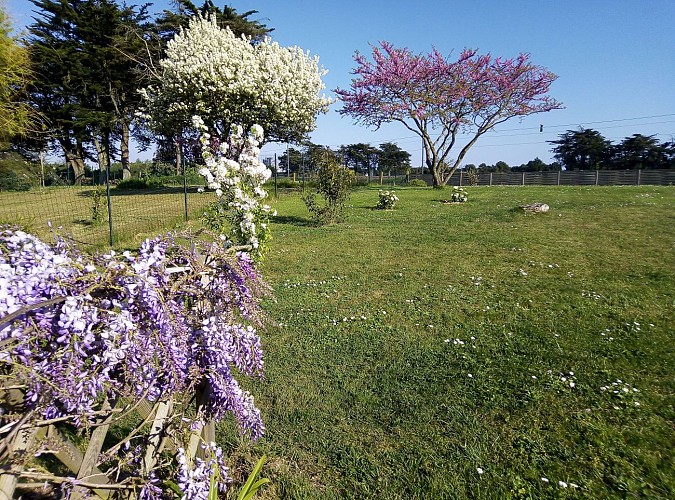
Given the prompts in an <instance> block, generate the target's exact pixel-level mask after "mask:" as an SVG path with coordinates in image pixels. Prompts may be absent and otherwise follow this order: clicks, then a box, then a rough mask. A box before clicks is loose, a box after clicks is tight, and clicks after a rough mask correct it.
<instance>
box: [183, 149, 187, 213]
mask: <svg viewBox="0 0 675 500" xmlns="http://www.w3.org/2000/svg"><path fill="white" fill-rule="evenodd" d="M183 198H184V202H185V222H187V220H188V202H187V169H186V168H185V162H183Z"/></svg>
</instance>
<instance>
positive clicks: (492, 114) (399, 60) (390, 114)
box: [334, 42, 562, 187]
mask: <svg viewBox="0 0 675 500" xmlns="http://www.w3.org/2000/svg"><path fill="white" fill-rule="evenodd" d="M354 60H355V61H356V64H357V67H356V69H354V70H353V72H352V74H354V75H356V77H355V78H353V79H352V83H351V88H350V89H349V90H343V89H336V90H335V91H334V92H335V93H336V94H337V95H338V97H339V98H340V100H341V101H342V103H343V107H342V109H341V110H340V111H339V112H340V114H342V115H349V116H352V117H353V118H354V119H355V120H356V122H357V123H361V124H363V125H366V126H372V127H375V128H376V129H377V128H379V127H380V126H381V125H382V124H383V123H389V122H400V123H402V124H403V125H404V126H405V127H406V128H407V129H408V130H410V131H411V132H413V133H415V134H417V135H419V136H420V137H421V138H422V142H423V144H424V150H425V153H426V164H427V167H428V168H429V170H430V171H431V173H432V175H433V179H434V186H435V187H440V186H444V185H445V184H446V183H447V182H448V179H449V178H450V177H451V176H452V174H453V173H454V172H455V170H456V169H457V167H458V166H459V165H460V163H461V162H462V160H463V159H464V157H465V156H466V154H467V152H468V151H469V149H470V148H471V147H472V146H473V145H474V144H475V143H476V141H477V140H478V138H479V137H480V136H481V135H483V134H484V133H485V132H487V131H489V130H491V129H492V128H493V127H494V126H495V125H498V124H500V123H502V122H505V121H506V120H508V119H509V118H513V117H515V116H526V115H530V114H533V113H541V112H544V111H550V110H552V109H559V108H561V107H562V105H561V104H560V103H559V102H557V101H556V100H555V99H553V98H551V97H549V96H548V95H547V93H548V91H549V87H550V86H551V83H553V81H554V80H555V79H556V78H557V77H556V75H554V74H553V73H551V72H550V71H548V70H547V69H546V68H544V67H542V66H536V65H534V64H532V63H531V62H530V56H529V54H520V55H519V56H518V57H516V58H513V59H502V58H493V57H492V56H491V55H490V54H487V55H479V54H478V53H477V51H475V50H467V49H465V50H464V51H463V52H462V53H461V54H460V56H459V58H458V59H457V60H456V61H452V62H451V61H449V60H448V59H447V58H445V57H444V56H443V55H442V54H441V53H440V52H438V51H437V50H436V49H434V50H433V51H432V52H431V53H429V54H428V55H415V54H413V53H412V52H410V50H408V49H397V48H394V47H393V46H392V45H391V44H390V43H388V42H381V43H380V46H379V47H374V48H373V60H372V61H370V60H368V59H367V58H366V57H365V56H364V55H362V54H360V53H359V52H356V54H355V55H354ZM459 134H468V135H469V137H470V139H469V141H468V142H467V143H466V144H465V145H464V146H463V147H462V148H461V149H460V150H459V153H458V154H457V157H456V158H454V159H450V157H449V155H450V152H451V151H452V149H453V147H455V145H456V142H457V136H458V135H459Z"/></svg>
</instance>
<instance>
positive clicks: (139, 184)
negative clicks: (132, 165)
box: [116, 178, 182, 189]
mask: <svg viewBox="0 0 675 500" xmlns="http://www.w3.org/2000/svg"><path fill="white" fill-rule="evenodd" d="M181 182H182V181H181ZM116 187H117V189H157V188H161V187H164V184H163V183H162V180H161V179H156V178H150V179H136V178H132V179H124V180H123V181H119V182H118V183H117V186H116Z"/></svg>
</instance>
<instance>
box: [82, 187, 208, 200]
mask: <svg viewBox="0 0 675 500" xmlns="http://www.w3.org/2000/svg"><path fill="white" fill-rule="evenodd" d="M103 188H104V189H103V196H104V197H105V196H106V193H105V186H103ZM198 189H200V188H199V187H198V186H188V188H187V192H188V195H196V194H200V195H201V194H207V195H208V193H210V192H213V191H210V190H204V192H203V193H199V192H198V191H197V190H198ZM155 194H176V195H178V194H180V195H182V194H183V186H168V187H160V188H148V189H118V188H116V187H111V189H110V196H111V197H114V196H129V195H134V196H139V195H155ZM77 196H80V197H82V198H92V197H93V196H94V189H93V188H92V189H88V190H86V191H80V192H79V193H78V194H77Z"/></svg>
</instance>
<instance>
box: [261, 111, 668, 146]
mask: <svg viewBox="0 0 675 500" xmlns="http://www.w3.org/2000/svg"><path fill="white" fill-rule="evenodd" d="M666 117H675V113H666V114H661V115H650V116H636V117H632V118H615V119H612V120H597V121H588V122H587V121H583V122H578V123H564V124H546V125H544V132H543V133H545V134H546V133H548V134H549V135H548V136H549V137H550V132H554V133H555V135H557V134H558V133H559V131H552V130H551V129H561V128H567V127H582V128H583V127H584V126H585V125H598V124H603V123H619V122H628V121H636V120H651V119H654V118H666ZM674 122H675V120H665V121H656V122H646V123H631V124H625V125H613V126H606V127H603V129H614V128H622V127H627V126H643V125H645V126H646V125H663V124H667V123H674ZM539 130H541V128H540V125H537V126H529V127H518V128H510V129H501V130H500V131H499V132H489V133H487V134H484V135H483V136H482V138H483V139H490V138H500V139H502V138H506V137H519V136H526V135H540V134H541V133H542V132H540V131H539ZM517 131H524V132H523V133H520V134H508V135H504V134H502V132H517ZM525 131H530V132H525ZM657 135H667V134H657ZM458 136H467V137H468V136H471V134H458ZM611 139H614V138H611ZM619 139H620V138H619ZM416 141H419V136H417V135H408V136H403V137H395V138H390V139H377V142H380V143H384V142H392V143H395V144H398V143H404V142H416ZM546 142H547V141H536V142H529V143H514V144H504V146H509V145H513V146H516V145H527V144H544V143H546ZM342 145H343V143H340V144H337V143H334V144H325V146H329V147H339V146H342ZM481 146H485V147H490V146H493V145H491V144H477V145H475V146H474V147H481ZM495 146H496V145H495ZM285 150H286V147H285V146H283V147H282V146H279V148H275V149H268V150H267V151H266V154H268V153H275V152H284V151H285ZM413 150H414V151H420V150H421V148H414V149H413Z"/></svg>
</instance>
